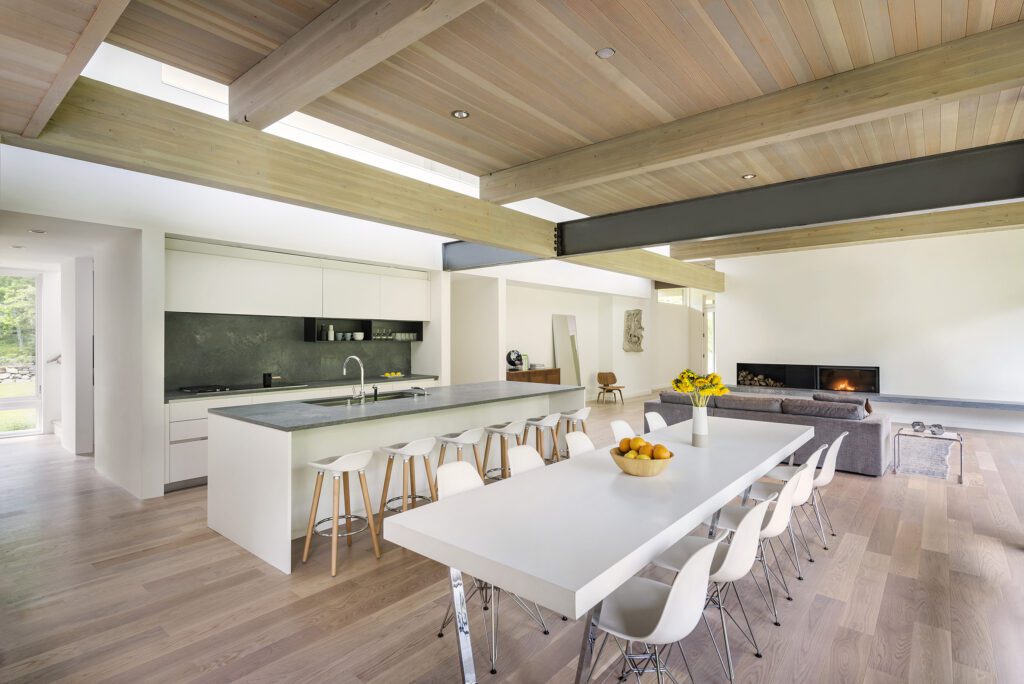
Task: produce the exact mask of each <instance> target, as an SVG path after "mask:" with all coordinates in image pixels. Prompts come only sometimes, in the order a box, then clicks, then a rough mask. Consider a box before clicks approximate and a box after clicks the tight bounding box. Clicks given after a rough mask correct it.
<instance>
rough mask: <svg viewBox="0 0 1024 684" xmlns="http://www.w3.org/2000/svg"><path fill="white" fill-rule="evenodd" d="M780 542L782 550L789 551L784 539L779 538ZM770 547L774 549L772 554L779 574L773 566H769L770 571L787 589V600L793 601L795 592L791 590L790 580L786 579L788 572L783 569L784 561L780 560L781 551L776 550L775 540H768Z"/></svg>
mask: <svg viewBox="0 0 1024 684" xmlns="http://www.w3.org/2000/svg"><path fill="white" fill-rule="evenodd" d="M779 543H780V544H782V550H783V551H784V552H786V553H788V551H786V544H785V543H784V542H783V541H782V540H779ZM768 548H770V549H771V550H772V555H773V556H774V557H775V567H776V568H777V569H778V571H779V574H778V575H776V574H775V573H774V572H773V571H772V569H771V568H768V571H769V572H771V573H772V576H773V577H775V579H776V581H778V583H779V584H781V585H782V588H783V589H784V590H785V591H786V600H787V601H792V600H793V594H792V593H790V591H789V582H787V581H786V573H785V572H783V571H782V561H780V560H779V552H778V551H776V550H775V544H774V540H772V539H769V540H768ZM790 560H792V559H790Z"/></svg>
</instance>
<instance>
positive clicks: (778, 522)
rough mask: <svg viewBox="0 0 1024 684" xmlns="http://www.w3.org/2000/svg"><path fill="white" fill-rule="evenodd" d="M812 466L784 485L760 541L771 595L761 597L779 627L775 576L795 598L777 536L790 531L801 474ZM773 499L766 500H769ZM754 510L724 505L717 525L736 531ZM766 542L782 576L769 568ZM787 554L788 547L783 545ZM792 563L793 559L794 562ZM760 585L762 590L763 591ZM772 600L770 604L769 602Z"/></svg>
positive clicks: (762, 567)
mask: <svg viewBox="0 0 1024 684" xmlns="http://www.w3.org/2000/svg"><path fill="white" fill-rule="evenodd" d="M808 465H809V464H808V463H804V464H803V465H801V466H800V468H799V470H800V472H799V473H798V477H795V478H793V479H792V480H790V481H789V482H786V483H785V484H783V485H782V488H781V489H780V490H779V492H778V493H777V498H776V499H775V503H774V505H773V507H772V510H771V513H769V514H768V516H767V517H766V519H765V521H764V522H763V523H762V524H761V533H760V535H759V537H760V539H759V541H758V547H759V548H758V553H757V555H758V560H760V561H761V569H762V570H763V571H764V581H765V584H767V588H768V596H767V597H765V596H764V594H763V593H762V595H761V597H762V598H764V599H765V605H767V606H768V608H769V609H770V610H771V611H772V616H773V617H774V618H775V626H776V627H778V626H779V625H780V624H781V623H780V622H779V611H778V607H777V606H776V605H775V592H774V590H773V589H772V580H771V578H772V577H775V579H776V582H777V583H779V584H781V585H782V588H783V589H784V590H785V591H786V599H787V600H789V601H792V600H793V595H792V594H791V593H790V591H789V584H788V583H787V582H786V577H785V574H784V573H783V572H782V563H781V562H780V560H779V554H778V553H777V552H776V551H775V545H774V543H773V540H774V539H775V538H776V537H779V536H781V535H782V534H783V533H784V532H786V530H788V529H789V521H790V518H791V517H792V515H793V494H794V492H795V490H796V487H797V484H798V483H799V481H800V476H802V475H801V474H809V473H810V472H811V471H810V469H809V468H808ZM768 498H770V496H769V497H766V499H768ZM749 511H750V507H749V506H740V505H737V504H729V505H728V506H723V507H722V508H721V510H719V512H718V521H717V526H718V527H719V528H721V529H724V530H730V531H732V532H735V531H736V530H737V529H738V528H739V525H740V523H741V522H742V521H743V519H744V518H745V517H746V515H747V513H748V512H749ZM765 542H767V546H768V549H770V550H771V552H772V555H773V556H774V557H775V567H776V569H777V570H778V575H776V574H775V571H773V570H772V569H771V568H770V567H769V566H768V557H767V555H766V554H767V551H766V550H765ZM783 550H784V551H785V550H786V549H785V545H783ZM787 553H788V552H787ZM790 560H792V558H791V559H790ZM760 588H761V587H760V585H759V586H758V590H759V591H760ZM769 599H770V603H769Z"/></svg>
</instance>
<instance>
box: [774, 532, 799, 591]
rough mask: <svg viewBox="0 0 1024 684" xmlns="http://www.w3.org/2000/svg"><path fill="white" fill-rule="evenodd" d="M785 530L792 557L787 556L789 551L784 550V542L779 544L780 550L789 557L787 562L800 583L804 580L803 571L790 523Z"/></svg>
mask: <svg viewBox="0 0 1024 684" xmlns="http://www.w3.org/2000/svg"><path fill="white" fill-rule="evenodd" d="M787 529H788V530H789V541H790V543H791V544H792V545H793V555H792V556H789V550H788V549H787V548H786V542H781V543H782V550H783V551H785V552H786V555H787V556H789V562H790V563H791V564H792V565H793V567H794V568H796V578H797V579H798V580H800V581H801V582H802V581H803V579H804V570H803V568H802V567H800V551H799V550H798V549H797V548H796V535H795V534H794V533H793V523H792V522H790V524H789V527H788V528H787ZM779 570H780V571H781V570H782V568H781V567H780V568H779Z"/></svg>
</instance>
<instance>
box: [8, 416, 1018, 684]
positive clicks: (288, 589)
mask: <svg viewBox="0 0 1024 684" xmlns="http://www.w3.org/2000/svg"><path fill="white" fill-rule="evenodd" d="M641 415H642V414H641V406H640V400H636V399H635V400H629V401H627V403H626V405H625V406H624V407H623V406H621V405H619V406H615V407H613V406H611V405H607V406H603V407H598V408H597V409H596V410H595V411H594V414H593V416H592V419H591V421H590V425H589V427H590V430H591V433H592V435H593V436H594V437H595V441H597V442H598V443H607V442H610V441H611V435H610V430H609V429H608V426H607V424H608V421H609V420H610V419H612V418H614V417H625V418H627V419H628V420H629V421H630V422H631V423H632V424H634V426H635V427H637V428H639V427H640V426H641V422H642V419H641ZM965 469H966V471H967V485H966V486H959V485H957V484H954V483H952V482H950V483H944V482H940V481H937V480H931V479H927V478H922V477H911V476H899V477H896V476H891V475H890V476H887V477H885V478H881V479H873V478H866V477H859V476H853V475H842V474H840V475H839V476H838V477H837V479H836V481H835V482H834V483H833V485H832V486H831V487H830V488H829V489H828V492H827V494H826V497H827V501H828V503H829V505H830V509H831V511H832V513H833V520H834V522H835V523H836V528H837V532H838V533H839V536H838V537H836V538H832V539H831V540H830V541H831V542H832V544H831V549H830V550H829V551H822V550H821V549H820V547H814V548H813V550H814V553H815V557H816V561H817V562H815V563H814V564H813V565H808V566H805V576H806V579H805V580H804V581H803V582H796V581H793V582H792V585H793V593H794V597H795V600H794V601H793V602H786V601H783V602H782V604H781V608H780V610H781V618H782V626H781V627H774V626H772V625H771V624H770V622H769V621H768V620H767V616H766V613H765V611H764V605H763V603H757V602H755V601H754V597H753V596H751V593H752V592H753V591H754V589H753V585H751V584H749V583H748V584H746V585H745V586H742V588H741V589H742V590H743V591H744V592H745V593H746V594H747V595H748V597H749V598H748V602H747V606H748V609H752V610H751V612H752V613H753V614H755V615H756V628H757V630H758V634H759V636H760V638H761V639H762V644H763V645H762V650H763V651H764V656H765V657H764V658H763V659H756V658H754V657H753V654H752V653H750V651H749V649H747V648H745V646H744V644H743V643H740V642H737V641H734V646H735V650H736V651H737V658H736V660H737V668H738V680H739V681H744V682H755V681H758V682H789V681H805V682H901V681H909V682H922V681H927V682H929V683H939V682H947V681H956V682H966V681H997V680H998V681H1001V682H1015V681H1016V682H1019V681H1024V647H1022V640H1021V638H1022V635H1024V534H1022V516H1024V436H1020V435H1009V434H1002V433H994V432H971V433H968V435H967V457H966V468H965ZM0 482H2V483H3V486H2V491H0V599H2V608H0V649H2V650H0V681H3V682H9V683H10V682H26V681H46V682H52V681H81V682H101V681H119V682H132V683H135V682H185V681H202V682H226V681H254V682H255V681H260V682H284V681H289V682H291V681H295V682H307V681H309V682H312V681H332V682H388V683H394V682H452V681H455V680H456V678H457V669H456V668H457V664H456V659H455V642H454V640H453V639H452V638H451V636H450V635H449V636H446V637H445V638H443V639H438V638H437V636H436V634H435V633H436V630H437V623H438V621H439V620H440V618H441V615H442V613H443V611H444V607H445V604H446V602H447V601H448V592H447V585H446V583H445V581H444V580H445V576H446V573H445V571H444V568H441V567H440V566H438V565H436V564H434V563H433V562H430V561H427V560H425V559H423V558H421V557H418V556H416V555H415V554H413V553H411V552H408V551H404V550H402V549H399V548H397V547H394V546H392V545H390V544H385V548H384V551H385V552H384V556H383V558H382V559H381V560H380V561H376V560H375V559H374V557H373V553H372V550H371V548H370V544H369V539H368V538H367V537H366V536H365V535H361V536H360V537H358V538H357V541H356V542H355V544H354V545H353V546H352V547H351V549H345V548H344V546H343V547H342V549H343V550H342V557H341V563H340V569H339V575H338V577H337V578H333V579H332V578H331V577H330V574H329V572H328V567H329V565H328V564H329V545H326V544H323V543H321V544H319V545H318V546H317V547H316V548H315V549H314V555H313V558H311V559H310V563H309V564H308V565H307V566H304V567H300V568H299V569H298V571H297V572H296V573H295V574H293V575H291V576H290V577H286V576H284V575H282V574H280V573H278V572H277V571H276V570H274V569H272V568H270V567H269V566H267V565H264V564H263V563H262V562H260V561H258V560H256V559H255V558H253V557H252V556H250V555H249V554H247V553H246V552H244V551H242V550H241V549H239V548H238V547H236V546H234V545H233V544H231V543H230V542H227V541H225V540H224V539H221V538H220V537H218V536H217V535H216V534H215V533H213V532H211V531H210V530H208V529H207V528H206V524H205V520H206V498H205V497H206V491H205V489H204V488H199V489H193V490H188V491H183V492H178V493H174V494H170V495H168V496H166V497H164V498H163V499H160V500H155V501H151V502H145V503H142V502H138V501H136V500H134V499H132V498H131V497H130V496H128V495H127V494H124V493H123V492H121V491H120V490H119V489H118V488H117V487H115V486H113V485H111V484H109V483H108V482H107V481H105V480H104V479H103V478H102V477H100V476H99V475H97V474H96V473H95V472H94V470H93V469H92V461H91V459H89V458H82V457H73V456H70V455H68V454H67V453H66V452H63V451H62V450H61V449H60V448H59V447H58V446H57V443H56V442H55V440H54V439H53V438H21V439H17V440H7V441H3V442H0ZM594 505H595V506H599V505H600V501H595V502H594ZM637 524H638V525H642V524H643V521H642V520H638V521H637ZM538 533H540V534H543V531H542V530H540V531H538ZM318 541H323V540H318ZM296 548H297V549H298V545H297V546H296ZM479 615H480V613H479V611H477V610H474V611H473V619H474V620H477V623H475V626H474V629H475V635H476V637H477V638H476V641H475V647H476V650H477V663H478V669H479V670H480V671H481V672H482V673H483V674H481V681H484V682H487V681H495V682H498V681H501V682H524V683H525V682H546V681H555V682H569V681H572V676H573V673H574V671H575V662H576V656H577V653H578V648H579V642H580V634H581V629H582V627H581V625H580V624H578V623H573V622H562V621H560V620H559V619H558V618H557V617H556V616H554V615H551V614H548V618H549V624H550V627H551V634H550V636H544V635H542V634H541V633H540V632H539V630H537V629H535V628H534V627H533V626H532V625H531V624H530V623H528V622H527V621H526V620H525V619H524V618H523V617H522V615H521V613H519V611H518V610H516V609H515V608H514V607H513V606H511V605H506V606H505V609H503V610H502V616H501V617H502V623H503V624H502V629H501V633H502V642H501V648H502V653H501V659H500V661H499V672H498V674H497V675H496V676H491V675H488V674H486V668H484V667H483V665H484V663H485V656H484V653H485V651H484V649H485V645H484V641H483V638H482V634H483V631H482V625H481V624H480V622H479V620H480V619H481V618H480V617H479ZM684 646H685V650H686V653H687V654H688V658H689V660H690V663H691V665H692V666H693V667H694V670H695V675H696V676H697V679H698V680H699V681H723V679H724V678H723V676H722V673H721V670H720V668H719V666H718V663H717V660H716V658H715V656H714V652H713V650H711V649H710V646H709V641H708V639H707V636H706V633H705V634H701V633H700V632H697V633H695V634H694V635H692V636H691V637H689V638H688V639H686V641H685V642H684ZM676 658H678V656H677V657H676ZM676 658H674V659H673V660H672V664H673V666H674V667H675V668H676V669H678V670H679V671H682V665H681V661H678V660H677V659H676ZM600 665H601V667H602V669H603V670H604V671H603V672H601V673H600V675H599V677H597V678H596V679H598V680H599V681H603V682H605V681H606V682H610V681H614V680H615V676H614V674H613V673H611V672H610V669H611V668H613V667H614V666H613V665H612V666H611V668H610V667H609V665H610V658H607V657H604V658H602V662H601V663H600Z"/></svg>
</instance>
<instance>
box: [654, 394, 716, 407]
mask: <svg viewBox="0 0 1024 684" xmlns="http://www.w3.org/2000/svg"><path fill="white" fill-rule="evenodd" d="M717 399H718V397H711V398H709V399H708V407H710V408H714V406H715V401H716V400H717ZM661 400H662V401H663V402H665V403H666V404H685V405H687V406H693V398H692V397H691V396H690V395H689V394H685V393H683V392H662V393H661Z"/></svg>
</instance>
